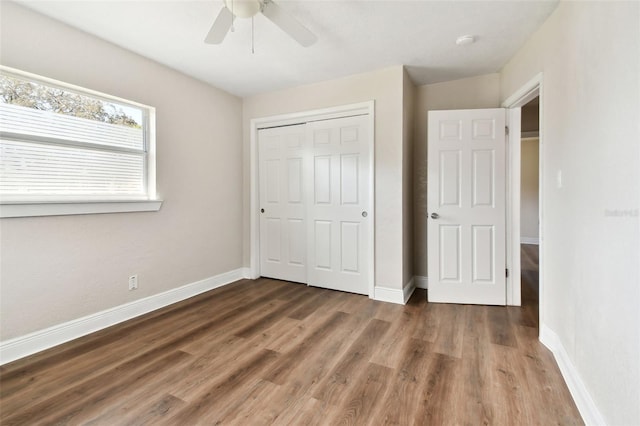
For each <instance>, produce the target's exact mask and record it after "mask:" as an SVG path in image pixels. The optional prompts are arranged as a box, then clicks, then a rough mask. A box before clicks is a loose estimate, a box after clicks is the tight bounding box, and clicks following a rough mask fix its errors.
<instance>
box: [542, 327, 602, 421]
mask: <svg viewBox="0 0 640 426" xmlns="http://www.w3.org/2000/svg"><path fill="white" fill-rule="evenodd" d="M540 342H542V344H543V345H545V346H546V347H547V348H549V350H550V351H551V352H552V353H553V356H554V358H555V359H556V363H557V364H558V368H559V369H560V373H561V374H562V377H563V378H564V381H565V382H566V384H567V387H568V388H569V392H570V393H571V396H572V397H573V400H574V402H575V403H576V406H577V407H578V411H580V415H581V416H582V420H583V421H584V423H585V424H586V425H604V424H606V423H605V421H604V418H603V417H602V414H601V413H600V410H598V407H597V405H596V404H595V402H594V401H593V399H592V398H591V395H589V392H588V391H587V387H586V386H585V384H584V382H583V381H582V378H581V377H580V373H579V372H578V370H577V369H576V367H575V365H573V363H572V362H571V358H570V357H569V354H568V353H567V351H566V349H565V348H564V346H563V345H562V341H561V340H560V338H559V337H558V335H557V334H556V333H554V332H553V330H551V329H550V328H549V327H547V326H546V325H545V324H542V325H541V327H540Z"/></svg>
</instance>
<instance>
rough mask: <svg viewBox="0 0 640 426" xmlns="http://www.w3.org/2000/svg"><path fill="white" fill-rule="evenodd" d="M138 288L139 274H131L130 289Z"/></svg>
mask: <svg viewBox="0 0 640 426" xmlns="http://www.w3.org/2000/svg"><path fill="white" fill-rule="evenodd" d="M137 288H138V275H131V276H130V277H129V290H135V289H137Z"/></svg>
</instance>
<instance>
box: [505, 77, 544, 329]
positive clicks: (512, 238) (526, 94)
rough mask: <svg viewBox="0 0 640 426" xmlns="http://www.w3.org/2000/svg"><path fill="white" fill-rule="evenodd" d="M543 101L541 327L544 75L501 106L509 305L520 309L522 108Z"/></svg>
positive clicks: (541, 297) (540, 290) (540, 214)
mask: <svg viewBox="0 0 640 426" xmlns="http://www.w3.org/2000/svg"><path fill="white" fill-rule="evenodd" d="M536 96H539V97H540V107H539V108H540V116H539V118H538V121H539V129H540V130H539V160H538V173H539V174H538V183H539V185H538V236H539V246H538V247H539V249H538V250H539V252H538V253H539V266H538V271H539V274H538V276H539V278H538V299H539V308H538V316H539V324H542V323H543V313H544V309H543V304H544V300H545V299H544V282H545V280H544V267H543V265H544V232H543V228H544V226H543V224H544V196H543V195H544V173H543V168H544V161H543V159H544V149H545V145H544V109H543V105H544V91H543V73H539V74H537V75H536V76H534V77H533V78H532V79H531V80H529V81H528V82H526V83H525V84H524V85H522V86H521V87H520V88H519V89H517V90H516V91H515V92H514V93H512V94H511V96H509V97H507V99H506V100H505V101H504V102H503V103H502V107H503V108H507V126H508V127H509V135H508V136H507V140H508V143H507V268H508V269H509V277H507V305H514V306H520V305H521V304H522V295H521V287H520V286H521V278H520V272H521V265H520V180H521V173H520V172H521V162H520V161H521V146H522V145H521V144H522V140H521V135H520V132H521V108H522V107H523V106H524V105H525V104H526V103H528V102H529V101H531V100H533V99H534V98H535V97H536Z"/></svg>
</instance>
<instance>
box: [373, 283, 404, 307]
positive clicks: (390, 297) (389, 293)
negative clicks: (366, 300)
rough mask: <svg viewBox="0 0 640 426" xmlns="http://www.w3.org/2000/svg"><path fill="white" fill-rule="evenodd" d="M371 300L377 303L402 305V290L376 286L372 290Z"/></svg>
mask: <svg viewBox="0 0 640 426" xmlns="http://www.w3.org/2000/svg"><path fill="white" fill-rule="evenodd" d="M373 299H375V300H377V301H379V302H389V303H397V304H398V305H404V303H405V302H404V289H402V290H401V289H399V288H389V287H381V286H376V287H375V290H374V296H373Z"/></svg>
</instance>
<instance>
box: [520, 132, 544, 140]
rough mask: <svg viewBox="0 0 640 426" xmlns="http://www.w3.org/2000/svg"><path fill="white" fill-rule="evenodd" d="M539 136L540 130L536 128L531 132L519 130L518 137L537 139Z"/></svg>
mask: <svg viewBox="0 0 640 426" xmlns="http://www.w3.org/2000/svg"><path fill="white" fill-rule="evenodd" d="M539 137H540V132H539V131H538V130H534V131H532V132H520V139H521V140H526V139H538V138H539Z"/></svg>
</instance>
